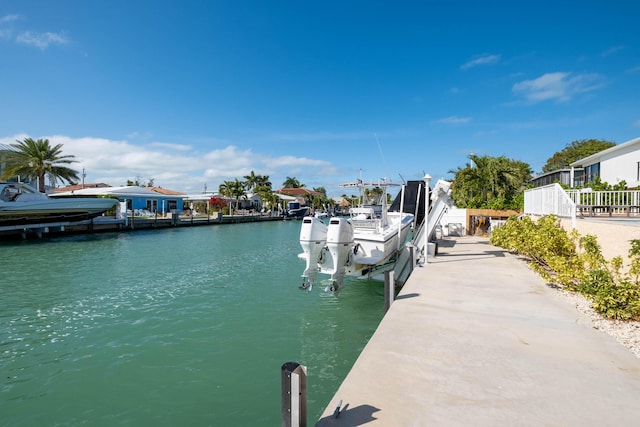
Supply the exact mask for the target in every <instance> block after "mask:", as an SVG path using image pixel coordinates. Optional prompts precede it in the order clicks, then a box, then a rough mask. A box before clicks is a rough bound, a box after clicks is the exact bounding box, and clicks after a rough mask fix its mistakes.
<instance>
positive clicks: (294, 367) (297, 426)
mask: <svg viewBox="0 0 640 427" xmlns="http://www.w3.org/2000/svg"><path fill="white" fill-rule="evenodd" d="M281 377H282V427H306V426H307V367H306V366H303V365H301V364H299V363H296V362H287V363H285V364H284V365H282V368H281Z"/></svg>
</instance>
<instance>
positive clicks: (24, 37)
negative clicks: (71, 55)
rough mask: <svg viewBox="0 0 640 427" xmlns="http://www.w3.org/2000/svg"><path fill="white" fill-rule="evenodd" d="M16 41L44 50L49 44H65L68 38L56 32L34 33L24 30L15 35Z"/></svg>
mask: <svg viewBox="0 0 640 427" xmlns="http://www.w3.org/2000/svg"><path fill="white" fill-rule="evenodd" d="M16 42H17V43H22V44H26V45H30V46H35V47H37V48H39V49H41V50H45V49H46V48H48V47H49V45H51V44H66V43H68V42H69V40H68V39H67V38H66V37H65V36H63V35H61V34H57V33H49V32H47V33H34V32H31V31H25V32H23V33H21V34H19V35H18V36H17V37H16Z"/></svg>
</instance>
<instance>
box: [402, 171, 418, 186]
mask: <svg viewBox="0 0 640 427" xmlns="http://www.w3.org/2000/svg"><path fill="white" fill-rule="evenodd" d="M398 175H400V179H401V180H402V183H403V184H406V183H407V181H405V179H404V176H402V174H401V173H399V174H398ZM423 176H424V175H423Z"/></svg>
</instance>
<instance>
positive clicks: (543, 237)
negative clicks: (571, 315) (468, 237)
mask: <svg viewBox="0 0 640 427" xmlns="http://www.w3.org/2000/svg"><path fill="white" fill-rule="evenodd" d="M490 243H491V244H493V245H495V246H500V247H502V248H505V249H507V250H509V251H511V252H514V253H518V254H520V255H523V256H524V257H526V258H527V259H529V261H530V266H531V267H532V268H533V269H534V270H535V271H536V272H538V273H539V274H540V275H541V277H542V278H543V279H545V280H547V281H550V282H553V283H555V284H558V285H560V286H562V287H563V288H565V289H567V290H570V291H577V292H580V293H581V294H582V295H584V296H585V297H587V298H589V299H591V300H592V302H593V308H594V309H595V310H596V311H598V312H599V313H600V314H601V315H603V316H604V317H607V318H611V319H621V320H629V319H640V285H639V281H638V279H639V277H640V240H633V241H632V242H631V249H630V250H629V260H630V264H629V272H628V273H626V274H623V273H622V269H623V260H622V258H621V257H615V258H613V259H612V260H610V261H607V260H606V259H605V258H604V256H603V255H602V251H601V248H600V245H599V244H598V242H597V238H596V237H595V236H592V235H586V236H579V234H578V233H577V231H575V230H573V231H572V232H570V233H567V232H566V231H565V230H564V229H563V228H562V227H560V225H559V223H558V220H557V218H556V217H555V216H553V215H549V216H545V217H542V218H540V219H539V220H537V221H534V220H532V219H530V218H528V217H524V218H522V219H518V218H517V217H511V218H509V219H508V220H507V222H506V223H505V224H504V225H503V226H501V227H498V228H496V229H495V230H494V231H493V233H492V235H491V239H490Z"/></svg>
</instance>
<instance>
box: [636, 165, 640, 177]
mask: <svg viewBox="0 0 640 427" xmlns="http://www.w3.org/2000/svg"><path fill="white" fill-rule="evenodd" d="M636 181H640V162H636Z"/></svg>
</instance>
